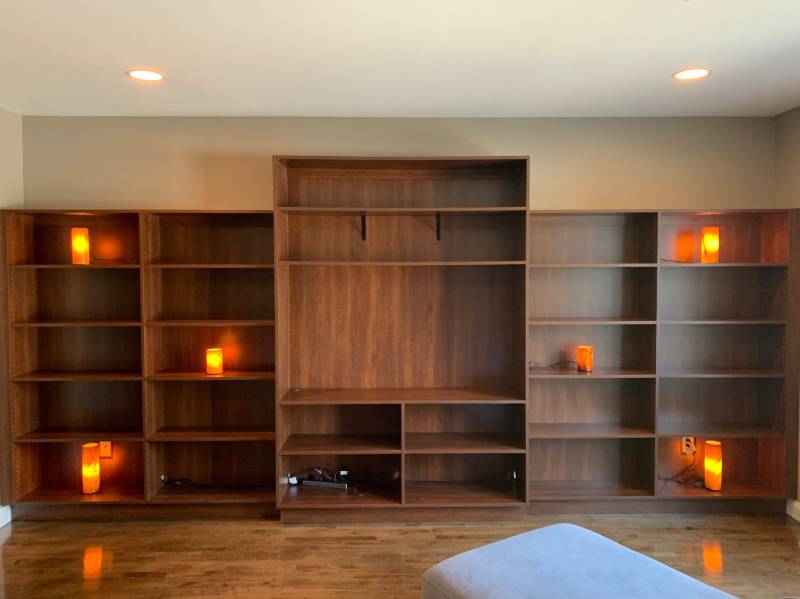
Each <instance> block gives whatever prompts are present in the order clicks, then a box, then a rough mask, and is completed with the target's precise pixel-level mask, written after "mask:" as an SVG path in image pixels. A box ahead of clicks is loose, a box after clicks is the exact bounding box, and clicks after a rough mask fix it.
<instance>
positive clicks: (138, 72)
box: [125, 69, 164, 83]
mask: <svg viewBox="0 0 800 599" xmlns="http://www.w3.org/2000/svg"><path fill="white" fill-rule="evenodd" d="M125 74H126V75H127V76H128V77H130V78H131V79H136V81H145V82H147V83H153V82H156V81H161V80H162V79H164V75H162V74H161V73H159V72H157V71H151V70H149V69H128V70H127V71H125Z"/></svg>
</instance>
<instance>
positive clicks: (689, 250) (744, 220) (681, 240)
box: [658, 211, 789, 267]
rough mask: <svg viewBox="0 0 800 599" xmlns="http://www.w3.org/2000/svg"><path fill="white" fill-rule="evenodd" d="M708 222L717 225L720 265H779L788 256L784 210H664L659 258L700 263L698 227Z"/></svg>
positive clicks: (685, 262) (786, 220) (668, 261)
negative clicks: (665, 211)
mask: <svg viewBox="0 0 800 599" xmlns="http://www.w3.org/2000/svg"><path fill="white" fill-rule="evenodd" d="M710 226H714V227H719V241H720V247H719V263H718V264H720V265H725V264H731V265H736V264H741V265H750V264H753V265H769V264H777V265H783V264H786V262H787V261H788V259H789V214H788V213H787V212H786V211H775V212H770V211H760V212H748V211H741V212H667V213H662V215H661V223H660V230H659V235H658V243H659V260H660V262H662V263H664V264H700V244H701V236H702V228H703V227H710ZM704 266H712V267H713V266H714V265H713V264H710V265H704Z"/></svg>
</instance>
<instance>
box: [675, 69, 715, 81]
mask: <svg viewBox="0 0 800 599" xmlns="http://www.w3.org/2000/svg"><path fill="white" fill-rule="evenodd" d="M710 74H711V69H707V68H705V67H691V68H688V69H682V70H680V71H678V72H677V73H673V75H672V78H673V79H675V80H676V81H699V80H701V79H705V78H706V77H708V76H709V75H710Z"/></svg>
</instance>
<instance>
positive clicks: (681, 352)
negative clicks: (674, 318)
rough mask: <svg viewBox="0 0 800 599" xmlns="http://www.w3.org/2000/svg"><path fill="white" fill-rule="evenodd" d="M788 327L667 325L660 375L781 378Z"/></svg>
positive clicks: (661, 342)
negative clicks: (767, 376) (774, 376)
mask: <svg viewBox="0 0 800 599" xmlns="http://www.w3.org/2000/svg"><path fill="white" fill-rule="evenodd" d="M785 328H786V327H784V326H783V325H774V324H748V325H743V324H738V325H731V324H725V325H712V324H664V325H662V327H661V331H660V336H659V348H658V356H659V357H658V362H659V363H658V370H659V374H661V375H664V376H675V377H677V376H682V375H685V376H692V375H706V376H720V377H724V376H728V375H736V374H738V375H740V376H752V375H754V374H763V375H781V374H782V373H783V369H784V363H785V358H784V353H785V343H786V342H785V334H786V331H785Z"/></svg>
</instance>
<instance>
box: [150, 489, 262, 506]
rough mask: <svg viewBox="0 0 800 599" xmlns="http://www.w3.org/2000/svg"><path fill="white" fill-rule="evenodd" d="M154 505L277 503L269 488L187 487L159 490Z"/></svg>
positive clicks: (154, 498)
mask: <svg viewBox="0 0 800 599" xmlns="http://www.w3.org/2000/svg"><path fill="white" fill-rule="evenodd" d="M150 501H151V502H154V503H275V489H274V488H273V487H269V486H263V487H247V488H231V487H217V486H205V485H203V486H199V487H194V486H186V487H170V488H164V487H162V488H161V489H159V490H158V491H157V492H156V494H155V495H153V497H152V498H151V499H150Z"/></svg>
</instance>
